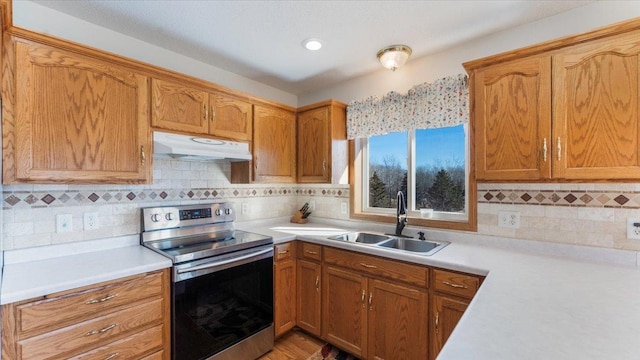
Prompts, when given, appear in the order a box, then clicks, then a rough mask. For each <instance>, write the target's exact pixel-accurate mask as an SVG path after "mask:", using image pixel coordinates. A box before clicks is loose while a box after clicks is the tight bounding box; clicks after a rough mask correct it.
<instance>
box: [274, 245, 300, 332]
mask: <svg viewBox="0 0 640 360" xmlns="http://www.w3.org/2000/svg"><path fill="white" fill-rule="evenodd" d="M274 287H275V289H274V296H275V301H274V319H273V322H274V327H275V336H276V337H278V336H280V335H282V334H284V333H286V332H287V331H289V330H291V329H293V327H294V326H296V304H297V300H296V298H297V296H296V258H295V242H290V243H286V244H278V245H276V246H275V263H274Z"/></svg>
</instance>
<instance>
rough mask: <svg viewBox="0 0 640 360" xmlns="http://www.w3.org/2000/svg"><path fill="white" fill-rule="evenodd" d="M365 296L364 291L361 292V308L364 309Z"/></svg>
mask: <svg viewBox="0 0 640 360" xmlns="http://www.w3.org/2000/svg"><path fill="white" fill-rule="evenodd" d="M366 296H367V294H365V292H364V289H363V290H362V307H364V299H365V298H366Z"/></svg>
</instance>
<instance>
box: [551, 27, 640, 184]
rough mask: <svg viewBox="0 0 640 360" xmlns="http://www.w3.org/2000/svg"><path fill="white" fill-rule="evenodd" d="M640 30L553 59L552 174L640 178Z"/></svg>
mask: <svg viewBox="0 0 640 360" xmlns="http://www.w3.org/2000/svg"><path fill="white" fill-rule="evenodd" d="M639 54H640V31H635V32H631V33H628V34H623V35H619V36H615V37H611V38H607V39H602V40H599V41H594V42H591V43H586V44H582V45H576V46H572V47H569V48H566V49H564V50H563V51H561V52H560V53H559V54H557V55H554V57H553V101H554V107H553V133H554V140H555V141H556V143H555V146H554V151H553V153H554V156H553V160H554V169H553V170H554V171H553V176H554V177H558V178H565V179H640V109H639V105H640V103H639V101H638V100H639V99H640V98H639V97H638V88H639V87H640V72H639V69H638V67H639V66H640V56H639Z"/></svg>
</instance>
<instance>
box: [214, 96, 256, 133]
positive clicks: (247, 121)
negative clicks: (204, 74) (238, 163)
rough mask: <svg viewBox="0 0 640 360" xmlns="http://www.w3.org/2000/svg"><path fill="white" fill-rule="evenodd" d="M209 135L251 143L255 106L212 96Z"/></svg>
mask: <svg viewBox="0 0 640 360" xmlns="http://www.w3.org/2000/svg"><path fill="white" fill-rule="evenodd" d="M211 104H212V105H211V115H210V116H211V123H210V126H209V133H210V134H211V135H215V136H219V137H224V138H228V139H233V140H239V141H251V130H252V122H253V106H252V105H251V103H248V102H246V101H242V100H238V99H234V98H230V97H225V96H222V95H211Z"/></svg>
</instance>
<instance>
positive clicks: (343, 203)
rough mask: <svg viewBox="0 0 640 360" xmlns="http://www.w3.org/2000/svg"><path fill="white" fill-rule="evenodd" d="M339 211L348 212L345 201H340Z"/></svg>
mask: <svg viewBox="0 0 640 360" xmlns="http://www.w3.org/2000/svg"><path fill="white" fill-rule="evenodd" d="M340 212H341V213H343V214H348V213H349V206H348V204H347V203H346V202H342V203H341V204H340Z"/></svg>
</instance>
